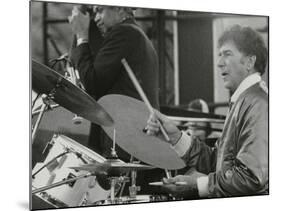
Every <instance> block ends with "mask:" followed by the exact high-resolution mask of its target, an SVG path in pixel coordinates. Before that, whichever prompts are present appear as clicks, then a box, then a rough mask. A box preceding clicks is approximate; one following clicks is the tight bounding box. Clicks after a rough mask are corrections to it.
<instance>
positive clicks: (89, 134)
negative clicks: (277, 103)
mask: <svg viewBox="0 0 281 211" xmlns="http://www.w3.org/2000/svg"><path fill="white" fill-rule="evenodd" d="M29 10H30V101H31V102H30V175H29V177H30V178H29V181H30V209H32V210H40V209H58V208H67V207H71V208H74V207H98V206H117V205H132V206H135V204H139V203H156V202H157V203H158V202H179V201H190V200H203V199H218V198H229V197H230V198H232V197H234V198H235V197H241V196H243V197H246V196H255V197H261V196H262V197H268V195H269V194H270V191H269V89H268V87H269V56H270V54H269V28H270V22H269V19H270V17H269V16H268V15H265V14H261V15H258V14H255V15H253V14H240V13H224V12H215V11H214V12H208V11H194V10H190V11H189V10H172V9H161V8H160V9H158V8H146V7H129V6H127V5H124V6H123V5H102V4H94V2H93V3H92V4H79V3H75V2H73V3H72V2H67V3H62V2H45V1H30V2H29Z"/></svg>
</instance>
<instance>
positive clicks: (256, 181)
mask: <svg viewBox="0 0 281 211" xmlns="http://www.w3.org/2000/svg"><path fill="white" fill-rule="evenodd" d="M183 159H184V160H185V161H186V162H187V165H189V166H193V167H195V168H196V169H197V170H198V171H200V172H202V173H205V174H209V175H208V177H209V184H208V187H209V192H210V196H211V197H226V196H241V195H255V194H267V193H268V179H269V177H268V95H267V93H266V92H265V91H264V90H263V89H262V88H261V87H260V85H259V83H257V84H255V85H253V86H251V87H250V88H248V89H247V90H245V91H244V92H243V93H242V94H241V95H240V96H239V98H238V99H237V101H236V102H235V103H234V105H233V106H232V108H231V110H230V112H229V114H228V116H227V119H226V122H225V126H224V130H223V133H222V137H221V139H220V140H219V141H218V142H217V147H216V148H210V147H208V146H207V145H205V144H204V143H202V142H200V141H198V140H193V142H192V145H191V147H190V149H189V150H188V151H187V152H186V154H185V155H184V156H183Z"/></svg>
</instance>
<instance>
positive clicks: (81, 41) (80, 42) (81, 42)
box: [77, 38, 89, 46]
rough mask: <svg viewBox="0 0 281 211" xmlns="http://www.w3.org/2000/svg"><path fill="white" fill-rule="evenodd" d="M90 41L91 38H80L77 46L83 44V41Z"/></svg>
mask: <svg viewBox="0 0 281 211" xmlns="http://www.w3.org/2000/svg"><path fill="white" fill-rule="evenodd" d="M88 42H89V40H88V39H86V38H78V39H77V46H79V45H81V44H83V43H88Z"/></svg>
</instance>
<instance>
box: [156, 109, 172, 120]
mask: <svg viewBox="0 0 281 211" xmlns="http://www.w3.org/2000/svg"><path fill="white" fill-rule="evenodd" d="M154 116H155V118H157V119H159V120H160V121H161V122H168V121H170V120H169V119H168V117H167V116H166V115H164V114H162V113H161V112H160V111H157V110H154Z"/></svg>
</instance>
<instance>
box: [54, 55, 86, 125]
mask: <svg viewBox="0 0 281 211" xmlns="http://www.w3.org/2000/svg"><path fill="white" fill-rule="evenodd" d="M52 61H54V64H53V66H54V65H55V64H56V63H57V62H64V66H65V70H66V71H65V74H64V76H65V78H66V79H67V80H69V81H70V82H71V83H73V84H74V85H75V86H77V87H79V88H80V89H82V90H85V87H84V86H83V84H82V82H81V80H80V76H79V72H78V71H77V70H76V69H74V65H73V64H72V62H71V61H70V59H69V56H68V53H65V54H63V55H62V56H60V57H59V58H57V59H54V60H52ZM53 66H52V67H53ZM72 121H73V123H74V124H81V123H82V121H83V118H82V117H80V116H78V115H77V114H74V117H73V119H72Z"/></svg>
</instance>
